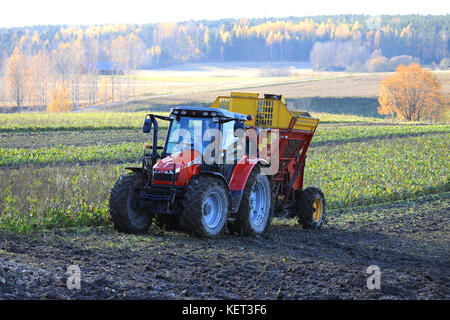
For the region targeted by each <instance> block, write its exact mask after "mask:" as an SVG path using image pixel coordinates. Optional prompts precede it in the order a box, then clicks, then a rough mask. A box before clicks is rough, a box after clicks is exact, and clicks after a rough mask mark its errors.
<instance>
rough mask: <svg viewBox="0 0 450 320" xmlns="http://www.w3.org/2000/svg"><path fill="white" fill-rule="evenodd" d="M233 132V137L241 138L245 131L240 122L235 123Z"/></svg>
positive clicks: (242, 123)
mask: <svg viewBox="0 0 450 320" xmlns="http://www.w3.org/2000/svg"><path fill="white" fill-rule="evenodd" d="M233 131H234V136H235V137H242V136H243V135H244V131H245V124H244V122H241V121H237V122H235V123H234V129H233Z"/></svg>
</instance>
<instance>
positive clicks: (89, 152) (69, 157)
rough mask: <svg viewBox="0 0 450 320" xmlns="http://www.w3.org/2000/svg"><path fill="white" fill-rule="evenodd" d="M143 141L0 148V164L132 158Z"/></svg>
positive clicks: (138, 155) (138, 156) (13, 164)
mask: <svg viewBox="0 0 450 320" xmlns="http://www.w3.org/2000/svg"><path fill="white" fill-rule="evenodd" d="M143 150H144V144H143V143H123V144H119V145H108V144H103V145H91V146H79V147H78V146H62V145H60V146H57V147H46V148H38V149H33V148H28V149H26V148H0V166H5V165H7V166H19V165H28V164H37V165H43V164H54V163H68V162H70V163H74V162H93V161H111V160H121V161H127V160H134V159H139V158H141V157H142V155H143Z"/></svg>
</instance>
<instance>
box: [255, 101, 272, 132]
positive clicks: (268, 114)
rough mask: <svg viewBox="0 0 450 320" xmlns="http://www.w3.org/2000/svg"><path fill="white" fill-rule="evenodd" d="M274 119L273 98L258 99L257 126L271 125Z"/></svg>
mask: <svg viewBox="0 0 450 320" xmlns="http://www.w3.org/2000/svg"><path fill="white" fill-rule="evenodd" d="M272 119H273V100H264V99H258V107H257V108H256V119H255V125H256V126H257V127H271V126H272Z"/></svg>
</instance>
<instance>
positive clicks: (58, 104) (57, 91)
mask: <svg viewBox="0 0 450 320" xmlns="http://www.w3.org/2000/svg"><path fill="white" fill-rule="evenodd" d="M71 109H72V108H71V102H70V96H69V88H68V86H67V84H66V83H63V82H60V83H58V84H57V85H56V86H55V88H54V89H53V90H52V92H51V94H50V101H49V104H48V105H47V112H69V111H71Z"/></svg>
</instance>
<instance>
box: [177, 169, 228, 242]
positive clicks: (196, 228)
mask: <svg viewBox="0 0 450 320" xmlns="http://www.w3.org/2000/svg"><path fill="white" fill-rule="evenodd" d="M229 204H230V197H229V194H228V192H227V190H226V186H225V185H224V183H223V182H222V181H220V180H218V179H216V178H213V177H209V176H197V177H194V178H193V179H192V180H191V181H190V182H189V185H188V186H187V188H186V193H185V195H184V199H183V212H182V214H181V216H180V224H181V226H182V227H183V229H185V231H187V232H188V233H190V234H192V235H195V236H198V237H208V238H213V237H217V236H219V235H220V234H221V233H222V232H223V231H224V227H225V224H226V222H227V218H228V210H229Z"/></svg>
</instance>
